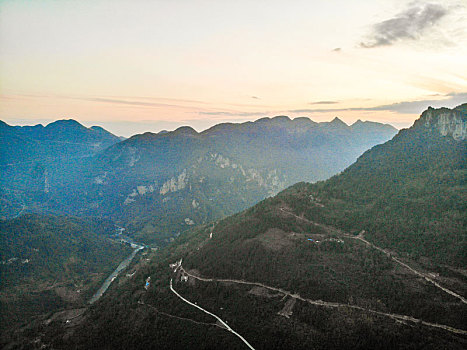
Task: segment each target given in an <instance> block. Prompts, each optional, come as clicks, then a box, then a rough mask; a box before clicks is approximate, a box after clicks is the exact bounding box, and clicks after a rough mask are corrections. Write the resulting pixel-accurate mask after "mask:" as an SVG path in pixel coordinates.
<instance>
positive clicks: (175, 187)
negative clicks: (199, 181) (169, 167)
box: [159, 169, 188, 195]
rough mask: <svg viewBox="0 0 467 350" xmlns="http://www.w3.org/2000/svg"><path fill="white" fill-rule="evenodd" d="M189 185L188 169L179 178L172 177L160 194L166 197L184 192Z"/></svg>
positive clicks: (163, 186)
mask: <svg viewBox="0 0 467 350" xmlns="http://www.w3.org/2000/svg"><path fill="white" fill-rule="evenodd" d="M187 184H188V178H187V174H186V169H184V170H183V172H182V173H180V174H179V175H178V177H175V176H174V177H172V178H171V179H170V180H168V181H166V182H165V183H164V184H163V185H162V187H161V189H160V191H159V192H160V194H162V195H164V194H167V193H169V192H176V191H180V190H183V189H184V188H185V187H186V185H187Z"/></svg>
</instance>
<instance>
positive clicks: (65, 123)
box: [46, 119, 86, 128]
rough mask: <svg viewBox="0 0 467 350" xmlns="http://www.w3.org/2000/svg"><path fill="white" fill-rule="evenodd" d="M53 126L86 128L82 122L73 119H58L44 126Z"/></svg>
mask: <svg viewBox="0 0 467 350" xmlns="http://www.w3.org/2000/svg"><path fill="white" fill-rule="evenodd" d="M55 127H69V128H70V127H71V128H86V127H85V126H84V125H83V124H81V123H79V122H78V121H76V120H74V119H60V120H56V121H54V122H52V123H50V124H48V125H47V126H46V128H55Z"/></svg>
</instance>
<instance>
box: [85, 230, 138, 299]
mask: <svg viewBox="0 0 467 350" xmlns="http://www.w3.org/2000/svg"><path fill="white" fill-rule="evenodd" d="M117 230H118V232H119V233H118V235H117V237H118V240H119V241H121V242H122V243H128V244H130V245H131V247H132V248H134V250H133V252H132V253H131V254H130V255H129V256H128V257H127V258H126V259H125V260H123V261H122V262H121V263H120V265H118V266H117V268H116V269H115V270H114V271H113V272H112V273H111V274H110V276H109V277H107V279H106V280H105V281H104V283H103V284H102V286H101V287H100V288H99V289H98V291H97V292H96V293H94V295H93V296H92V298H91V299H90V300H89V304H92V303H95V302H96V301H97V300H99V298H100V297H101V296H102V295H104V293H105V292H106V291H107V289H108V288H109V287H110V285H111V284H112V282H113V281H114V280H115V279H116V278H117V276H118V275H119V273H120V272H121V271H122V270H124V269H126V268H127V267H128V265H130V263H131V261H132V260H133V258H134V257H135V255H136V254H137V253H138V252H139V251H140V250H141V249H144V248H145V247H144V246H143V245H140V244H137V243H135V242H134V241H133V240H132V239H131V238H130V237H127V236H125V235H123V234H122V232H123V230H124V229H123V228H121V227H119V228H118V229H117Z"/></svg>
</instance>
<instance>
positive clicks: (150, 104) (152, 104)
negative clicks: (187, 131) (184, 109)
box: [76, 97, 180, 107]
mask: <svg viewBox="0 0 467 350" xmlns="http://www.w3.org/2000/svg"><path fill="white" fill-rule="evenodd" d="M76 99H79V100H84V101H91V102H105V103H116V104H123V105H130V106H145V107H180V106H179V105H174V104H167V103H155V102H144V101H129V100H121V99H113V98H101V97H92V98H76Z"/></svg>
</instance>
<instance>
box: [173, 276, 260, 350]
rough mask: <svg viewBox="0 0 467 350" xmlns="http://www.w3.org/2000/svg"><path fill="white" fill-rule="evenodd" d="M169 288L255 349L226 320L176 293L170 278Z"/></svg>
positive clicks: (253, 349)
mask: <svg viewBox="0 0 467 350" xmlns="http://www.w3.org/2000/svg"><path fill="white" fill-rule="evenodd" d="M170 290H171V291H172V292H173V293H174V294H175V295H176V296H177V297H179V298H180V299H182V300H183V301H184V302H185V303H187V304H190V305H191V306H193V307H195V308H197V309H199V310H201V311H203V312H204V313H206V314H208V315H211V316H212V317H214V318H216V319H217V320H218V321H219V322H220V323H221V324H222V325H223V326H224V327H225V329H227V330H228V331H229V332H231V333H233V334H235V335H236V336H237V337H239V338H240V339H241V340H242V341H243V342H244V343H245V344H246V346H248V347H249V348H250V349H252V350H255V348H254V347H252V346H251V345H250V343H248V342H247V341H246V339H245V338H243V337H242V336H241V335H240V334H238V333H237V332H235V331H234V330H233V329H232V328H231V327H230V326H229V325H228V324H227V323H226V322H224V321H222V320H221V319H220V318H219V317H218V316H216V315H214V314H213V313H212V312H209V311H207V310H204V309H203V308H202V307H201V306H198V305H196V304H194V303H192V302H191V301H189V300H187V299H185V298H184V297H182V296H181V295H180V294H178V293H177V291H176V290H175V289H174V288H173V285H172V279H170Z"/></svg>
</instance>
